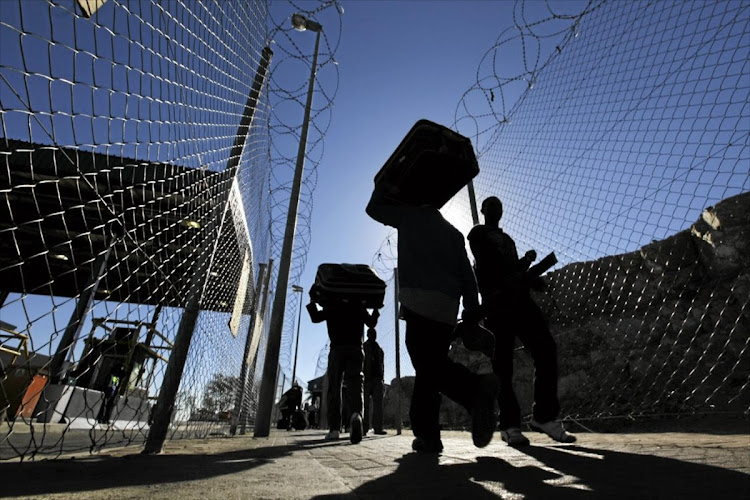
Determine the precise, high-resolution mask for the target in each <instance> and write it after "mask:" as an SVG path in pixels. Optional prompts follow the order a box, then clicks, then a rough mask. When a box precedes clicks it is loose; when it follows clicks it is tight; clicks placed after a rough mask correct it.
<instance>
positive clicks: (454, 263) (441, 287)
mask: <svg viewBox="0 0 750 500" xmlns="http://www.w3.org/2000/svg"><path fill="white" fill-rule="evenodd" d="M397 199H398V187H397V186H395V185H393V184H388V183H379V184H376V185H375V190H374V192H373V194H372V197H371V199H370V202H369V203H368V205H367V214H368V215H369V216H370V217H372V218H373V219H375V220H376V221H378V222H381V223H383V224H386V225H389V226H392V227H395V228H396V229H398V271H399V273H398V285H399V302H400V303H401V315H402V317H403V319H404V320H405V321H406V348H407V350H408V351H409V356H410V357H411V360H412V364H413V365H414V371H415V381H414V392H413V393H412V401H411V407H410V410H409V416H410V418H411V424H412V431H413V433H414V436H415V439H414V441H413V442H412V449H414V450H415V451H418V452H426V453H440V452H441V451H442V450H443V444H442V441H441V440H440V423H439V412H440V402H441V393H442V394H444V395H446V396H448V397H449V398H451V399H452V400H453V401H456V402H457V403H459V404H460V405H462V406H463V407H464V408H466V409H467V410H468V411H469V412H470V413H471V416H472V424H471V425H472V438H473V441H474V445H475V446H477V447H484V446H486V445H487V444H489V442H490V441H491V440H492V434H493V432H494V428H495V418H496V416H495V408H494V407H495V401H494V400H495V398H496V397H497V379H496V377H495V376H494V375H493V374H486V375H476V374H474V373H472V372H470V371H469V370H468V369H467V368H466V367H465V366H463V365H460V364H458V363H454V362H453V361H451V360H450V359H449V358H448V349H449V346H450V342H451V340H452V338H453V329H454V326H455V324H456V321H457V317H458V309H459V305H460V301H461V298H463V301H464V304H463V305H464V319H465V320H469V319H470V316H475V318H474V320H475V321H478V320H479V316H478V315H477V313H478V311H479V310H480V308H479V293H478V291H477V284H476V279H475V278H474V272H473V271H472V269H471V264H470V262H469V258H468V256H467V255H466V248H465V245H464V237H463V235H462V234H461V233H460V232H459V231H458V230H457V229H456V228H455V227H453V226H452V225H451V224H450V223H449V222H448V221H446V220H445V219H444V218H443V216H442V215H441V214H440V211H439V210H438V209H437V208H435V207H433V206H411V205H403V204H400V203H399V202H398V201H396V200H397Z"/></svg>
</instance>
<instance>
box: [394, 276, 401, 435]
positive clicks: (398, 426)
mask: <svg viewBox="0 0 750 500" xmlns="http://www.w3.org/2000/svg"><path fill="white" fill-rule="evenodd" d="M393 292H394V293H393V297H394V298H393V310H394V311H395V313H396V314H395V318H394V320H395V322H396V323H395V332H396V383H397V384H398V391H396V408H397V409H398V416H397V417H396V434H401V331H400V329H399V326H400V325H399V322H398V321H399V320H398V267H394V268H393Z"/></svg>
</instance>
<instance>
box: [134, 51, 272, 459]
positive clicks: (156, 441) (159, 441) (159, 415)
mask: <svg viewBox="0 0 750 500" xmlns="http://www.w3.org/2000/svg"><path fill="white" fill-rule="evenodd" d="M272 55H273V51H272V50H271V49H270V48H269V47H264V48H263V52H262V54H261V60H260V63H259V64H258V70H257V72H256V73H255V79H254V80H253V85H252V88H251V89H250V94H249V95H248V97H247V101H246V103H245V109H244V111H243V114H242V119H241V120H240V125H239V127H238V129H237V135H236V136H235V138H234V145H233V146H232V150H231V151H230V153H229V159H228V160H227V167H226V169H225V172H226V177H227V180H226V182H227V187H226V188H225V189H224V190H222V191H220V193H219V199H218V200H217V202H216V203H215V204H213V210H212V211H213V212H214V213H213V214H210V215H209V219H208V227H207V229H206V231H205V233H204V236H203V238H204V239H203V241H202V242H201V251H200V252H199V257H198V259H199V260H198V262H197V263H196V265H195V270H194V272H193V275H192V276H191V279H190V285H189V288H188V298H187V304H186V306H185V311H184V312H183V314H182V318H181V319H180V326H179V327H178V329H177V334H176V335H175V341H174V346H173V348H172V353H171V355H170V356H169V362H168V363H167V370H166V372H165V373H164V381H163V382H162V386H161V390H160V391H159V398H158V399H157V401H156V406H155V407H154V412H153V423H152V424H151V429H150V430H149V433H148V438H147V439H146V444H145V446H144V449H143V453H147V454H150V453H160V452H161V450H162V448H163V446H164V441H165V439H166V438H167V431H168V430H169V424H170V421H171V419H172V412H173V410H174V402H175V398H176V396H177V390H178V389H179V387H180V381H181V380H182V372H183V370H184V369H185V361H186V360H187V355H188V351H189V349H190V342H191V340H192V338H193V332H194V331H195V325H196V323H197V321H198V314H199V313H200V305H201V298H202V291H203V288H204V286H205V282H206V277H207V276H208V269H209V267H210V263H211V260H212V257H213V252H210V253H211V254H212V255H207V254H208V253H209V252H208V248H209V247H210V246H212V245H216V244H218V241H219V236H220V235H221V227H222V225H223V222H224V217H225V216H226V213H227V209H228V203H229V194H230V192H231V189H232V185H233V184H234V179H235V177H236V174H237V171H238V170H239V168H238V167H239V164H240V160H241V159H242V153H243V151H244V149H245V142H246V140H247V135H248V133H249V132H250V127H251V125H252V122H253V117H254V116H255V109H256V108H257V105H258V100H259V98H260V91H261V89H262V88H263V84H264V82H265V80H266V72H267V70H268V65H269V63H270V61H271V56H272ZM219 209H221V212H219ZM217 216H219V217H221V222H220V223H219V225H218V230H217V231H216V232H214V227H213V226H215V225H216V218H217ZM214 251H215V246H214Z"/></svg>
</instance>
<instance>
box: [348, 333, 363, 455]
mask: <svg viewBox="0 0 750 500" xmlns="http://www.w3.org/2000/svg"><path fill="white" fill-rule="evenodd" d="M344 349H345V350H346V355H345V362H344V380H345V381H346V394H347V401H348V405H347V406H348V407H349V412H348V414H346V415H344V418H346V419H348V420H347V421H348V422H349V434H350V435H349V439H350V440H351V442H352V443H354V444H357V443H359V442H360V441H361V440H362V436H363V435H364V429H363V425H362V390H363V387H362V378H363V377H362V365H363V363H364V360H365V353H364V351H363V350H362V346H361V345H359V346H352V347H346V348H344Z"/></svg>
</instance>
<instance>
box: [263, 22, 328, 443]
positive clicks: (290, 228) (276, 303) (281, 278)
mask: <svg viewBox="0 0 750 500" xmlns="http://www.w3.org/2000/svg"><path fill="white" fill-rule="evenodd" d="M292 26H294V28H295V29H296V30H298V31H306V30H310V31H314V32H315V33H316V36H315V51H314V52H313V60H312V66H311V68H310V83H309V84H308V87H307V102H306V103H305V114H304V118H303V120H302V131H301V132H300V137H299V149H298V150H297V165H296V167H295V170H294V179H293V181H292V191H291V193H290V196H289V211H288V212H287V215H286V228H285V229H284V242H283V245H282V247H281V258H280V259H279V274H278V277H277V280H276V295H275V296H274V298H273V311H272V312H271V324H270V326H269V328H268V330H269V331H268V343H267V344H266V359H265V363H264V364H263V379H262V380H263V381H262V382H261V387H260V397H259V398H258V411H257V413H256V418H255V431H254V433H253V435H254V436H255V437H268V435H269V433H270V431H271V412H272V409H273V400H274V397H275V392H276V390H275V389H276V388H275V387H274V385H275V384H274V381H275V380H276V371H277V369H278V365H279V351H280V349H281V330H282V327H283V326H284V309H285V308H286V293H287V287H288V285H289V268H290V267H291V262H292V249H293V247H294V232H295V231H296V228H297V207H298V206H299V194H300V188H301V185H302V171H303V169H304V166H305V148H306V147H307V130H308V128H309V125H310V110H311V108H312V98H313V89H314V87H315V72H316V70H317V67H318V47H319V46H320V34H321V32H322V31H323V26H321V25H320V24H319V23H316V22H315V21H312V20H310V19H307V18H306V17H305V16H303V15H302V14H294V15H293V16H292ZM295 357H296V355H295ZM295 369H296V362H295ZM295 375H296V373H295Z"/></svg>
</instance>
